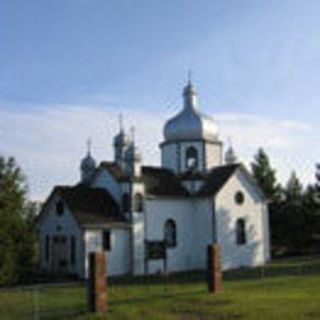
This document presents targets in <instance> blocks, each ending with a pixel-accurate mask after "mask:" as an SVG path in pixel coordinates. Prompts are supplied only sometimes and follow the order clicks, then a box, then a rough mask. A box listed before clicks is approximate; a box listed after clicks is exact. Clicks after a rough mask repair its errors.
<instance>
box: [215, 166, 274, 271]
mask: <svg viewBox="0 0 320 320" xmlns="http://www.w3.org/2000/svg"><path fill="white" fill-rule="evenodd" d="M237 191H242V192H243V193H244V195H245V200H244V203H243V204H242V205H238V204H236V202H235V201H234V195H235V193H236V192H237ZM215 205H216V207H215V208H216V225H217V239H218V243H219V244H220V246H221V254H222V265H223V269H230V268H237V267H242V266H256V265H262V264H264V263H265V262H266V261H267V260H269V258H270V254H269V252H270V250H269V231H268V230H269V224H268V212H267V210H266V206H265V203H264V202H261V198H260V196H259V194H258V193H257V192H256V189H255V188H254V187H253V184H252V183H251V182H250V181H249V180H248V179H247V178H246V176H245V175H244V174H243V172H242V171H240V170H238V171H237V172H236V173H235V175H233V176H232V177H231V178H230V179H229V180H228V182H227V183H226V184H225V186H224V187H223V189H222V190H221V191H220V192H219V194H218V195H217V197H216V201H215ZM238 218H244V219H245V224H246V235H247V243H246V244H245V245H238V244H237V243H236V229H235V225H236V221H237V219H238Z"/></svg>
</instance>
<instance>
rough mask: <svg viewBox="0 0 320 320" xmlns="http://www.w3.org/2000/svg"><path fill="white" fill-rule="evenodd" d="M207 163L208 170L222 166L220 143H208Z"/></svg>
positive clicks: (206, 147) (206, 146)
mask: <svg viewBox="0 0 320 320" xmlns="http://www.w3.org/2000/svg"><path fill="white" fill-rule="evenodd" d="M205 149H206V162H207V170H210V169H212V168H213V167H217V166H221V164H222V146H221V145H220V144H219V143H216V144H212V143H206V145H205Z"/></svg>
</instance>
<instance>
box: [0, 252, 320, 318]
mask: <svg viewBox="0 0 320 320" xmlns="http://www.w3.org/2000/svg"><path fill="white" fill-rule="evenodd" d="M310 274H320V256H313V257H301V258H292V259H282V260H277V261H273V262H272V263H270V264H268V265H266V266H259V267H255V268H241V269H237V270H230V271H226V272H224V274H223V278H224V287H225V290H226V291H228V290H232V286H230V284H234V283H236V284H237V283H239V286H241V285H243V283H246V282H247V281H245V280H254V281H256V284H257V286H259V283H264V282H263V281H266V282H267V281H269V280H270V279H277V277H284V276H285V277H288V276H289V277H305V276H308V275H310ZM107 282H108V303H109V306H110V308H111V309H112V308H115V307H118V306H127V305H137V304H139V303H140V304H141V305H143V306H147V305H148V303H149V302H152V303H154V301H160V300H161V298H169V299H171V298H175V297H178V298H179V299H182V300H183V299H184V298H187V297H189V296H192V295H197V294H203V295H205V294H206V293H207V292H208V285H207V274H206V272H205V271H203V270H202V271H193V272H181V273H173V274H166V275H165V274H158V275H150V276H138V277H132V276H124V277H119V278H109V279H108V280H107ZM261 288H263V286H261ZM159 303H160V302H159ZM87 312H88V306H87V286H86V283H85V282H77V283H64V284H50V285H48V284H47V285H35V286H29V287H20V288H9V289H1V290H0V319H1V320H2V319H4V320H7V319H8V320H11V319H12V320H15V319H19V320H20V319H23V320H25V319H26V320H28V319H30V320H40V319H41V320H43V319H48V320H50V319H70V318H72V319H74V318H77V316H78V318H79V319H82V316H84V315H85V314H86V313H87Z"/></svg>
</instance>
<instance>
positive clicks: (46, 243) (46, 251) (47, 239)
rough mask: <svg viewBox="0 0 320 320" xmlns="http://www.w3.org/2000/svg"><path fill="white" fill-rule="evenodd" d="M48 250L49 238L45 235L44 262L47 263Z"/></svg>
mask: <svg viewBox="0 0 320 320" xmlns="http://www.w3.org/2000/svg"><path fill="white" fill-rule="evenodd" d="M49 248H50V238H49V236H48V235H46V242H45V253H44V254H45V259H46V262H49Z"/></svg>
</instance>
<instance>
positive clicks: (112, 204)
mask: <svg viewBox="0 0 320 320" xmlns="http://www.w3.org/2000/svg"><path fill="white" fill-rule="evenodd" d="M54 194H59V195H60V196H61V198H62V199H63V200H64V201H65V203H66V204H67V206H68V208H69V209H70V211H71V213H72V214H73V216H74V218H75V219H76V221H77V222H78V223H79V224H80V225H90V224H95V225H96V224H107V223H112V222H125V218H124V217H123V215H122V214H121V211H120V208H119V205H118V203H117V202H116V201H115V200H114V199H113V197H112V196H111V195H110V194H109V193H108V192H107V191H106V190H105V189H101V188H89V187H86V186H84V185H81V184H79V185H77V186H74V187H70V186H57V187H55V188H54V189H53V191H52V193H51V195H50V197H49V198H48V200H47V202H46V204H45V205H44V207H43V209H42V211H43V210H44V208H45V207H46V205H47V203H48V202H49V201H50V199H52V197H53V195H54ZM41 214H42V212H41V213H40V215H41Z"/></svg>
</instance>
